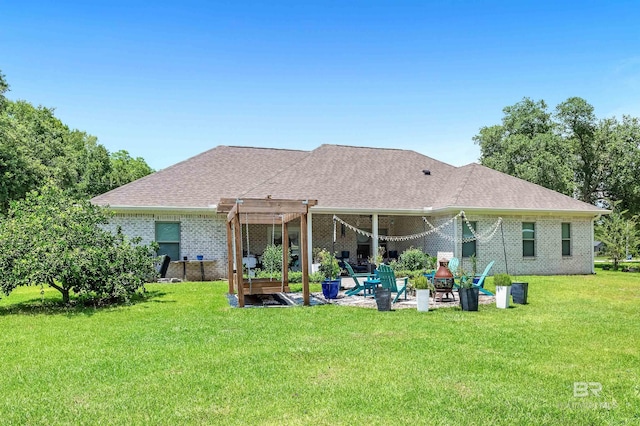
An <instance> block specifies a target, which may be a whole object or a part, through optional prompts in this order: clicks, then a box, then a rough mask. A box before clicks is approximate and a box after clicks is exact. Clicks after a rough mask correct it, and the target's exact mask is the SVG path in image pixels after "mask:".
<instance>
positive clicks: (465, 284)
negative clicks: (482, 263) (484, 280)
mask: <svg viewBox="0 0 640 426" xmlns="http://www.w3.org/2000/svg"><path fill="white" fill-rule="evenodd" d="M458 271H459V272H458V285H459V286H460V288H471V287H473V275H469V274H468V273H467V272H466V271H464V270H463V269H462V268H460V269H459V270H458Z"/></svg>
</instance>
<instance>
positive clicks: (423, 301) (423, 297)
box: [416, 288, 429, 312]
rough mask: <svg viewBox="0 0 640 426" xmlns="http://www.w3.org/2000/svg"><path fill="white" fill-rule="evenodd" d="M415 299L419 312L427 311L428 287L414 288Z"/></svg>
mask: <svg viewBox="0 0 640 426" xmlns="http://www.w3.org/2000/svg"><path fill="white" fill-rule="evenodd" d="M416 300H417V302H418V311H419V312H427V311H429V289H428V288H427V289H417V290H416Z"/></svg>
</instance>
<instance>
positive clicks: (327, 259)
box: [318, 249, 340, 299]
mask: <svg viewBox="0 0 640 426" xmlns="http://www.w3.org/2000/svg"><path fill="white" fill-rule="evenodd" d="M318 256H319V257H320V268H319V269H320V270H319V272H320V273H321V274H322V276H323V277H324V280H323V281H322V294H323V295H324V297H325V298H327V299H335V298H336V296H338V290H340V277H339V274H340V265H338V259H336V257H335V256H334V255H333V253H330V252H329V251H327V250H325V249H322V251H320V253H318Z"/></svg>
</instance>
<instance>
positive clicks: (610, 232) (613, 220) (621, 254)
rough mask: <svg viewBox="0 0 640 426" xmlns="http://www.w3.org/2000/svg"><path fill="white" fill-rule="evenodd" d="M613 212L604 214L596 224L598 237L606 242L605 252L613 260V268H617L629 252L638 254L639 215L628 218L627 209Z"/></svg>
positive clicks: (639, 240)
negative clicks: (626, 215)
mask: <svg viewBox="0 0 640 426" xmlns="http://www.w3.org/2000/svg"><path fill="white" fill-rule="evenodd" d="M615 207H617V204H616V205H615V206H614V210H613V212H612V213H611V214H609V215H607V216H603V217H602V218H601V219H600V220H599V221H598V223H597V226H596V231H595V234H596V239H598V240H600V241H602V243H604V249H603V254H604V255H605V256H607V257H608V258H610V259H611V260H612V261H613V269H614V270H617V269H618V265H619V262H620V261H621V260H624V259H626V257H627V253H629V254H631V255H632V256H633V255H636V254H637V253H638V247H639V246H640V231H639V230H638V221H637V219H638V217H637V216H632V217H631V218H629V219H627V218H626V217H625V214H627V213H628V212H627V211H626V210H623V211H619V210H618V209H616V208H615Z"/></svg>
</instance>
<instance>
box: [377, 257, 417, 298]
mask: <svg viewBox="0 0 640 426" xmlns="http://www.w3.org/2000/svg"><path fill="white" fill-rule="evenodd" d="M378 277H379V278H380V285H381V286H382V288H388V289H389V290H390V291H391V293H396V297H395V298H394V299H393V303H396V302H397V301H398V299H399V298H400V295H401V294H403V293H404V298H405V300H406V299H407V284H409V277H404V278H400V279H396V274H394V273H393V269H391V266H389V265H385V264H384V263H383V264H381V265H380V266H378ZM399 280H400V281H401V283H400V284H399V283H398V281H399Z"/></svg>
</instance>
